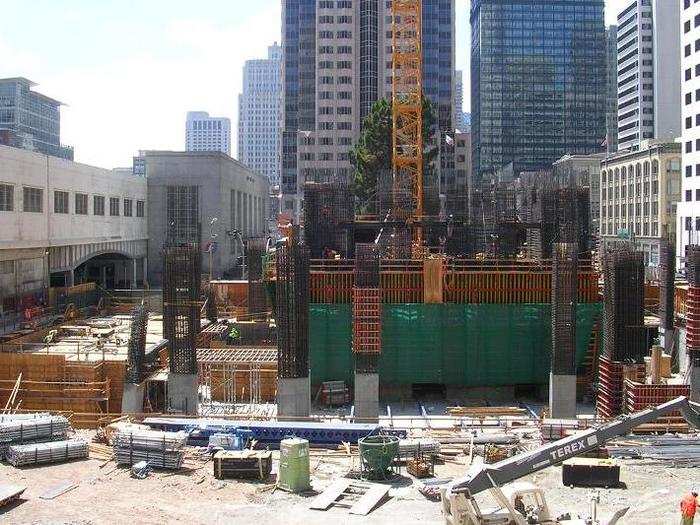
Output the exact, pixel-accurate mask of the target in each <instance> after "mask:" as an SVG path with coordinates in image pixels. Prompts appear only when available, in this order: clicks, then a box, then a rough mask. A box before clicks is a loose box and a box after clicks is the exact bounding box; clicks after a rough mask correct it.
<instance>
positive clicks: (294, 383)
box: [277, 377, 311, 418]
mask: <svg viewBox="0 0 700 525" xmlns="http://www.w3.org/2000/svg"><path fill="white" fill-rule="evenodd" d="M310 411H311V379H310V378H309V377H278V378H277V415H278V417H280V418H284V417H308V416H309V412H310Z"/></svg>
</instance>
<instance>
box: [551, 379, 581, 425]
mask: <svg viewBox="0 0 700 525" xmlns="http://www.w3.org/2000/svg"><path fill="white" fill-rule="evenodd" d="M549 412H550V415H549V417H551V418H554V419H576V376H575V375H554V374H552V373H551V372H550V374H549Z"/></svg>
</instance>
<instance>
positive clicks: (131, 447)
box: [113, 430, 187, 470]
mask: <svg viewBox="0 0 700 525" xmlns="http://www.w3.org/2000/svg"><path fill="white" fill-rule="evenodd" d="M113 441H114V456H115V458H116V460H117V464H119V465H130V466H131V465H133V464H134V463H138V462H139V461H146V462H148V464H149V465H150V466H151V467H152V468H162V469H169V470H177V469H179V468H181V467H182V462H183V459H184V454H185V444H186V442H187V434H186V433H185V432H158V431H155V430H147V431H136V432H118V433H117V434H116V435H115V436H114V440H113Z"/></svg>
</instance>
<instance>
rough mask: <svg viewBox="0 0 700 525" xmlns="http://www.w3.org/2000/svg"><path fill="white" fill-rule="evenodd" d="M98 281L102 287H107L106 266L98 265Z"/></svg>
mask: <svg viewBox="0 0 700 525" xmlns="http://www.w3.org/2000/svg"><path fill="white" fill-rule="evenodd" d="M100 283H101V285H102V288H107V266H105V265H102V266H100Z"/></svg>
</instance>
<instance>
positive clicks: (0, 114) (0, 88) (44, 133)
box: [0, 77, 73, 160]
mask: <svg viewBox="0 0 700 525" xmlns="http://www.w3.org/2000/svg"><path fill="white" fill-rule="evenodd" d="M35 85H36V84H35V83H34V82H32V81H31V80H28V79H26V78H23V77H16V78H3V79H0V144H3V145H5V146H13V147H16V148H22V149H28V150H33V151H39V152H41V153H44V154H45V155H52V156H54V157H61V158H64V159H68V160H73V148H70V147H67V146H62V145H61V110H60V108H61V103H60V102H59V101H58V100H54V99H52V98H49V97H47V96H46V95H42V94H41V93H37V92H36V91H33V90H32V88H33V87H34V86H35Z"/></svg>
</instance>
